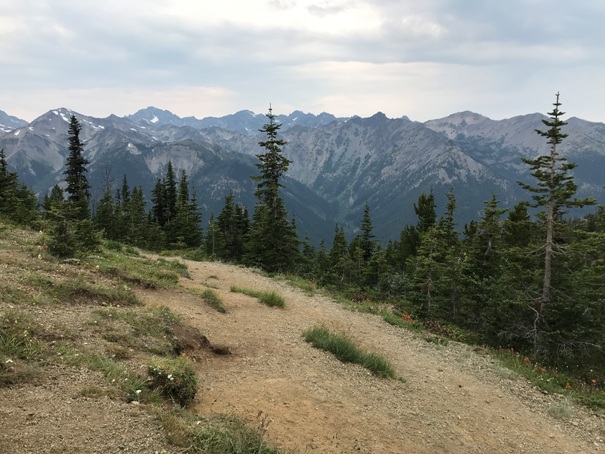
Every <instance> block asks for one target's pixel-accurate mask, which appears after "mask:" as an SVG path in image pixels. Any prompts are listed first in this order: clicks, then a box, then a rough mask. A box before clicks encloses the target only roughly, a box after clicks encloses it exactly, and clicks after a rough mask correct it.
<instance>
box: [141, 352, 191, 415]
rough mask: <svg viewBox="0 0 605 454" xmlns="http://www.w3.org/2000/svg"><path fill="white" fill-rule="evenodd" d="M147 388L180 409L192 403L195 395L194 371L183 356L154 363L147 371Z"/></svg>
mask: <svg viewBox="0 0 605 454" xmlns="http://www.w3.org/2000/svg"><path fill="white" fill-rule="evenodd" d="M147 372H148V374H149V378H150V381H149V384H148V386H149V387H150V388H151V389H153V390H156V391H158V392H159V393H160V394H162V395H163V396H164V397H166V398H167V399H170V400H172V401H173V402H176V403H178V404H179V405H181V406H182V407H185V406H187V405H188V404H189V403H190V402H192V401H193V399H194V398H195V395H196V393H197V386H198V381H197V376H196V374H195V370H194V369H193V367H192V366H191V364H190V363H189V361H188V360H187V359H185V358H184V357H183V356H179V357H177V358H164V359H159V360H156V361H154V362H153V363H152V364H151V365H150V366H149V368H148V369H147Z"/></svg>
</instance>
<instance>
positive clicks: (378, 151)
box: [0, 107, 605, 244]
mask: <svg viewBox="0 0 605 454" xmlns="http://www.w3.org/2000/svg"><path fill="white" fill-rule="evenodd" d="M72 114H74V115H76V117H77V118H78V120H79V121H80V123H81V125H82V132H81V135H80V138H81V139H82V140H83V141H84V146H85V157H86V158H87V159H88V160H89V161H90V164H89V166H88V170H89V175H88V176H89V180H90V182H91V184H92V186H93V203H94V200H98V198H99V197H100V195H101V193H102V192H103V190H104V187H105V185H106V184H107V183H108V182H109V184H111V185H112V186H114V187H115V188H117V187H118V185H119V184H121V180H122V175H123V174H126V175H127V176H128V181H129V183H130V185H131V186H142V187H143V189H144V192H145V193H146V194H148V195H149V193H150V191H151V189H152V187H153V185H154V184H155V181H156V179H157V178H158V177H161V176H162V175H163V172H165V169H166V166H167V163H168V161H172V163H173V166H174V167H175V169H177V171H179V172H180V171H181V170H184V171H185V172H187V175H188V176H189V179H190V181H191V182H192V183H193V186H194V188H195V191H196V193H197V198H198V201H199V202H200V205H201V207H202V212H203V217H204V219H205V220H206V221H207V220H208V219H209V217H210V213H214V214H215V215H217V214H218V213H219V212H220V209H221V208H222V205H223V203H224V199H225V196H226V195H227V194H228V193H229V192H231V191H232V192H233V193H234V194H235V195H236V200H237V201H239V202H240V203H243V204H244V205H246V206H247V207H248V208H249V210H252V209H253V206H254V203H255V199H254V197H253V193H254V185H253V181H252V180H251V179H250V176H251V175H257V174H258V169H257V168H256V166H255V164H256V163H257V162H258V159H257V158H256V156H255V155H256V154H259V153H262V152H263V151H264V150H263V149H262V148H261V147H259V145H258V142H259V140H262V139H263V137H262V135H261V133H260V132H259V130H260V129H261V128H262V126H263V124H264V123H266V120H267V118H266V116H265V115H263V114H255V113H254V112H251V111H241V112H237V113H235V114H232V115H227V116H224V117H207V118H204V119H201V120H200V119H197V118H194V117H186V118H180V117H178V116H177V115H175V114H173V113H171V112H169V111H167V110H161V109H157V108H154V107H148V108H146V109H143V110H139V111H138V112H136V113H134V114H132V115H128V116H126V117H117V116H115V115H110V116H109V117H107V118H94V117H90V116H86V115H82V114H80V113H76V112H72V111H71V110H69V109H65V108H61V109H55V110H51V111H49V112H47V113H45V114H43V115H41V116H40V117H38V118H36V119H35V120H34V121H32V122H31V123H27V122H26V121H24V120H20V119H18V118H16V117H12V116H10V115H7V114H5V113H4V112H2V111H0V148H3V149H4V150H5V153H6V156H7V161H8V164H9V167H10V168H11V169H13V170H15V171H16V172H17V173H18V174H19V176H20V178H21V179H22V180H23V181H25V182H26V183H27V184H28V185H30V186H31V187H32V188H33V189H34V191H36V192H37V193H39V194H45V193H46V192H47V191H48V190H49V189H50V188H51V187H52V186H53V185H54V184H56V183H60V182H61V181H63V179H64V176H63V171H64V163H65V158H66V156H67V153H68V152H67V129H68V125H69V123H68V122H69V117H70V116H71V115H72ZM276 119H277V121H278V122H279V123H280V124H281V125H282V128H281V129H280V132H281V133H280V137H281V138H283V139H284V140H286V141H287V144H286V145H285V146H284V148H283V153H284V155H285V156H286V157H287V158H288V159H290V160H291V161H292V164H291V165H290V169H289V171H288V173H287V176H286V179H285V181H284V185H285V189H284V192H283V195H284V199H285V201H286V205H287V208H288V210H289V211H290V213H291V215H292V216H293V217H294V218H295V220H296V222H297V226H298V229H299V233H300V234H301V236H305V235H307V236H309V238H311V240H312V241H313V242H314V243H316V244H317V242H318V241H319V240H320V239H326V240H327V241H328V242H329V241H330V240H331V238H332V236H333V233H334V226H335V224H339V225H342V226H344V227H345V229H346V230H347V231H348V233H349V235H352V234H354V233H355V231H356V229H357V228H358V226H359V223H360V219H361V216H362V213H363V208H364V205H365V203H366V202H368V204H369V206H370V214H371V217H372V221H373V224H374V229H375V233H376V236H377V238H379V239H380V240H382V241H385V240H388V239H396V238H398V236H399V233H400V232H401V230H402V229H403V228H404V227H405V225H407V224H414V223H415V222H416V217H415V214H414V209H413V205H414V203H415V202H416V201H417V199H418V196H419V195H420V194H421V193H423V192H429V191H433V193H434V194H435V197H436V200H437V204H438V210H439V211H442V210H443V207H444V206H445V193H446V192H447V191H448V190H449V189H450V188H453V189H454V192H455V195H456V198H457V215H456V220H457V222H458V224H459V226H460V227H461V226H462V224H463V223H465V222H468V221H469V220H470V219H478V217H479V215H480V213H481V211H482V209H483V203H484V201H485V200H487V199H490V198H491V195H492V193H495V194H496V195H497V196H498V199H499V200H500V201H501V205H502V206H503V207H510V206H512V205H514V204H515V203H516V202H517V201H518V200H520V199H529V195H528V194H527V193H525V192H524V191H523V190H522V189H521V188H520V187H519V185H518V184H517V181H525V182H532V179H531V177H530V176H529V175H528V170H529V169H528V166H527V165H526V164H524V163H523V162H522V161H521V158H522V157H529V158H533V157H536V156H538V155H540V154H546V153H548V150H549V148H548V147H549V146H548V144H547V143H546V141H545V140H544V139H543V138H542V137H540V136H539V135H538V134H536V132H535V130H536V129H545V126H544V125H543V124H542V120H543V119H546V117H545V116H543V115H541V114H529V115H521V116H516V117H513V118H510V119H505V120H491V119H489V118H487V117H484V116H482V115H479V114H476V113H473V112H460V113H455V114H452V115H450V116H448V117H445V118H442V119H437V120H430V121H427V122H424V123H422V122H416V121H411V120H410V119H409V118H407V117H402V118H397V119H391V118H387V117H386V116H385V115H384V114H382V113H377V114H375V115H373V116H372V117H369V118H360V117H351V118H338V117H335V116H334V115H331V114H328V113H322V114H320V115H313V114H308V113H303V112H300V111H295V112H292V113H291V114H290V115H278V116H277V117H276ZM567 122H568V125H567V126H565V127H564V130H563V132H565V133H566V134H568V135H569V137H568V138H566V139H565V140H564V142H563V143H562V145H561V146H560V148H559V150H560V152H561V154H562V155H564V156H565V157H567V158H568V159H569V160H570V161H571V162H575V163H577V164H578V167H577V168H576V169H574V176H575V179H576V183H577V184H578V187H579V191H578V195H579V196H581V197H582V196H587V195H592V196H594V197H595V198H597V199H598V200H599V201H600V202H601V203H603V202H604V201H605V191H604V189H603V185H604V178H603V170H602V169H603V168H605V124H603V123H594V122H589V121H585V120H581V119H578V118H570V119H568V120H567Z"/></svg>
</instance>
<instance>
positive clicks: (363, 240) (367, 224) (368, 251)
mask: <svg viewBox="0 0 605 454" xmlns="http://www.w3.org/2000/svg"><path fill="white" fill-rule="evenodd" d="M373 229H374V228H373V227H372V218H371V217H370V205H369V204H368V202H367V200H366V203H365V206H364V208H363V217H362V218H361V237H360V244H359V246H360V247H361V252H362V256H363V261H364V263H367V262H369V261H370V259H371V258H372V254H374V250H375V248H376V243H375V236H374V232H373Z"/></svg>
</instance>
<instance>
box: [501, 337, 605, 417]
mask: <svg viewBox="0 0 605 454" xmlns="http://www.w3.org/2000/svg"><path fill="white" fill-rule="evenodd" d="M490 351H491V350H490ZM491 353H492V354H493V355H494V357H496V358H497V359H498V360H499V362H500V364H501V366H502V367H505V368H507V369H509V370H511V371H512V372H513V373H515V374H517V375H518V376H520V377H523V378H525V379H526V380H528V381H530V382H531V383H532V384H533V385H534V386H536V387H538V388H539V389H541V390H543V391H546V392H548V393H549V394H562V395H564V396H566V397H567V398H569V399H571V400H572V401H574V402H577V403H580V404H582V405H585V406H587V407H589V408H592V409H595V410H596V409H600V410H602V409H605V389H604V388H603V383H602V382H597V383H586V381H585V380H580V379H578V378H575V377H573V376H571V375H568V374H566V373H565V372H563V371H560V370H554V369H547V368H545V367H542V366H540V365H539V364H535V363H532V362H531V361H530V360H529V358H527V357H525V356H523V355H521V354H519V353H518V352H514V351H511V350H504V349H500V350H493V351H491ZM595 381H596V380H595ZM553 411H558V410H553Z"/></svg>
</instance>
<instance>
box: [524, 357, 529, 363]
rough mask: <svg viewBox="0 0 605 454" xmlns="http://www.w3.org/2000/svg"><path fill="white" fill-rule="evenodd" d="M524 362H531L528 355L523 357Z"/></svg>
mask: <svg viewBox="0 0 605 454" xmlns="http://www.w3.org/2000/svg"><path fill="white" fill-rule="evenodd" d="M523 362H524V363H526V364H527V363H528V362H529V358H528V357H527V356H526V357H525V358H523Z"/></svg>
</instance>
